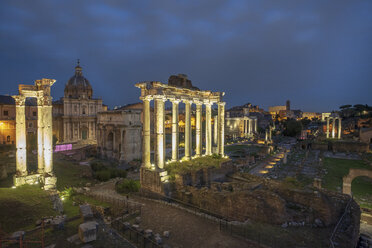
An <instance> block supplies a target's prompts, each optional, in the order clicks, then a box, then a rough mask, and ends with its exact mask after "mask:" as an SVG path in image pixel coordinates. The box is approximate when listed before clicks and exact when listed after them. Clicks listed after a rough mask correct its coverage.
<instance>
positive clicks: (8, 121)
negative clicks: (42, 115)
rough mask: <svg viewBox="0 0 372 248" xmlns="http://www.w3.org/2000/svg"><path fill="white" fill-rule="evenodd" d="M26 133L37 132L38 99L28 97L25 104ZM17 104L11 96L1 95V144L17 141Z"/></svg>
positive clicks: (33, 133)
mask: <svg viewBox="0 0 372 248" xmlns="http://www.w3.org/2000/svg"><path fill="white" fill-rule="evenodd" d="M25 115H26V134H27V135H28V136H31V135H36V133H37V104H36V99H33V98H27V99H26V106H25ZM15 118H16V105H15V101H14V99H13V98H12V97H11V96H5V95H1V96H0V144H3V145H7V144H8V145H9V144H15V141H16V120H15Z"/></svg>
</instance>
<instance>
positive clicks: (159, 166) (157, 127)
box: [136, 82, 225, 181]
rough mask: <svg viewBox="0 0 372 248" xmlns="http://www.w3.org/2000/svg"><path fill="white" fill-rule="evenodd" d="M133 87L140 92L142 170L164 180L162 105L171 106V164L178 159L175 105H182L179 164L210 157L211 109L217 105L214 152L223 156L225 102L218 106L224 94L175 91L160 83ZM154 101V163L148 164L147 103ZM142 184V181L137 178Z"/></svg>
mask: <svg viewBox="0 0 372 248" xmlns="http://www.w3.org/2000/svg"><path fill="white" fill-rule="evenodd" d="M136 87H138V88H140V89H141V96H140V99H141V100H142V101H143V149H142V168H144V169H146V170H153V171H157V172H159V175H160V177H161V181H166V180H167V173H166V171H164V165H165V162H166V161H165V125H164V122H165V113H164V103H165V102H166V101H168V100H169V101H170V102H171V103H172V158H171V161H179V160H181V159H180V157H179V127H178V121H179V116H178V114H179V103H180V102H183V103H184V104H185V156H184V157H183V158H182V160H190V159H192V158H193V157H200V156H203V155H204V154H205V155H212V105H213V104H217V105H218V115H217V151H216V153H217V154H219V155H222V156H223V155H224V125H225V102H222V96H223V95H224V92H211V91H203V90H198V89H194V88H183V87H175V86H171V85H169V84H163V83H161V82H141V83H137V84H136ZM151 101H154V135H155V142H154V163H153V164H152V163H151V157H150V155H151V148H150V143H151V140H150V139H151V136H150V102H151ZM192 104H195V105H196V116H195V117H196V125H195V127H196V132H195V135H196V137H195V147H196V149H195V156H193V151H192V130H191V113H192ZM203 105H205V109H206V111H205V112H206V114H205V120H206V124H205V153H204V154H202V152H203V147H202V146H203V142H202V133H203V132H202V106H203ZM141 180H142V178H141Z"/></svg>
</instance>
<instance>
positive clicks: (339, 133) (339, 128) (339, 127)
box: [338, 118, 342, 139]
mask: <svg viewBox="0 0 372 248" xmlns="http://www.w3.org/2000/svg"><path fill="white" fill-rule="evenodd" d="M341 130H342V126H341V118H338V139H341Z"/></svg>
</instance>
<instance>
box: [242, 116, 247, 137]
mask: <svg viewBox="0 0 372 248" xmlns="http://www.w3.org/2000/svg"><path fill="white" fill-rule="evenodd" d="M243 130H244V137H245V138H247V136H248V133H247V130H248V125H247V120H246V119H244V120H243Z"/></svg>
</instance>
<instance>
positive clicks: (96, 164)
mask: <svg viewBox="0 0 372 248" xmlns="http://www.w3.org/2000/svg"><path fill="white" fill-rule="evenodd" d="M90 168H92V170H93V171H100V170H104V169H105V168H106V167H105V166H104V165H103V164H101V163H100V162H93V163H91V164H90Z"/></svg>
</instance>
